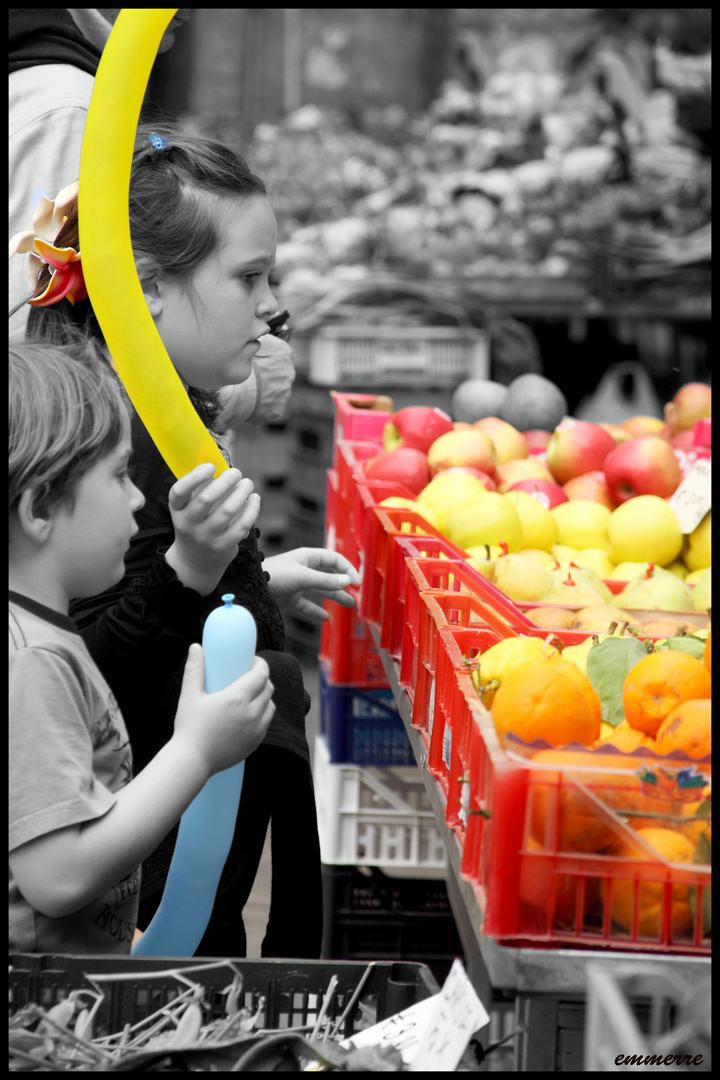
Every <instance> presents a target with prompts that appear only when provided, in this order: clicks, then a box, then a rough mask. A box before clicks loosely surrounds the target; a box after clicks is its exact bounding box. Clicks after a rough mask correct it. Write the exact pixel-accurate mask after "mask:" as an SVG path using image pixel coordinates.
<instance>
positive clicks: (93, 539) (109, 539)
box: [51, 433, 145, 600]
mask: <svg viewBox="0 0 720 1080" xmlns="http://www.w3.org/2000/svg"><path fill="white" fill-rule="evenodd" d="M130 451H131V445H130V435H129V433H126V434H125V435H124V436H123V438H122V439H121V441H120V442H119V443H118V445H117V446H116V447H115V449H114V450H113V451H111V453H109V454H107V455H106V456H105V457H103V458H100V459H99V461H96V462H95V464H94V465H93V466H92V467H91V468H89V469H88V471H87V472H86V473H84V474H83V476H82V477H81V478H80V480H79V481H78V483H77V486H76V488H75V505H74V506H73V508H72V509H70V508H68V507H65V506H62V507H60V508H59V509H57V510H55V511H54V512H53V515H52V536H51V543H52V546H53V550H54V552H55V556H56V560H57V569H58V576H59V578H60V584H61V585H62V587H63V589H64V591H65V592H66V593H67V598H68V600H72V599H75V598H80V597H83V596H94V595H95V594H96V593H99V592H102V591H103V590H104V589H107V588H109V587H110V586H111V585H114V584H115V583H116V582H118V581H120V579H121V578H122V577H123V575H124V573H125V562H124V556H125V553H126V551H127V549H128V546H129V544H130V539H131V537H133V536H134V535H135V533H136V532H137V531H138V527H137V525H136V524H135V518H134V516H133V515H134V514H135V513H136V511H138V510H140V509H141V508H142V506H143V505H144V503H145V499H144V497H143V495H142V493H141V492H140V491H139V490H138V488H136V487H135V485H134V484H133V483H132V481H131V480H130V477H129V476H128V472H127V465H128V460H129V458H130Z"/></svg>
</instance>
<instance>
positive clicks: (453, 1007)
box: [410, 960, 490, 1072]
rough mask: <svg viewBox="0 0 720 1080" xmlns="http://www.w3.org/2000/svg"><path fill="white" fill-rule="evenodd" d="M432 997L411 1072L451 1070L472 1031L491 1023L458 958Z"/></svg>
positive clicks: (463, 1050) (454, 1067) (458, 1059)
mask: <svg viewBox="0 0 720 1080" xmlns="http://www.w3.org/2000/svg"><path fill="white" fill-rule="evenodd" d="M432 1000H433V1001H434V1002H435V1003H436V1007H435V1010H434V1012H433V1014H432V1016H431V1018H430V1020H429V1022H428V1023H427V1024H426V1026H425V1027H424V1030H423V1035H422V1039H421V1041H420V1045H419V1046H418V1047H417V1049H416V1050H415V1053H414V1055H413V1059H412V1061H411V1063H410V1072H454V1071H455V1069H456V1068H457V1065H458V1063H459V1061H460V1058H461V1057H462V1056H463V1054H464V1053H465V1050H466V1048H467V1045H468V1043H469V1042H470V1039H471V1038H472V1036H473V1035H474V1033H475V1032H476V1031H478V1030H479V1029H480V1028H483V1027H485V1025H486V1024H489V1023H490V1017H489V1016H488V1013H487V1011H486V1010H485V1008H484V1006H483V1004H482V1002H481V1001H480V999H479V998H478V996H477V994H476V993H475V991H474V989H473V986H472V983H471V982H470V980H469V978H468V977H467V974H466V972H465V968H464V967H463V965H462V963H461V962H460V961H459V960H455V961H454V962H453V966H452V967H451V968H450V974H449V975H448V977H447V979H446V980H445V985H444V986H443V988H442V990H441V991H440V993H439V994H436V995H435V997H434V998H433V999H432Z"/></svg>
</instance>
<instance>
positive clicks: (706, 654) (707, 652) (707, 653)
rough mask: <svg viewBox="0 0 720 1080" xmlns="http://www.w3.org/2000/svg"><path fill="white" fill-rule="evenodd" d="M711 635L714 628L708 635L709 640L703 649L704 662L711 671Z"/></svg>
mask: <svg viewBox="0 0 720 1080" xmlns="http://www.w3.org/2000/svg"><path fill="white" fill-rule="evenodd" d="M711 637H712V630H711V631H710V633H709V634H708V636H707V641H706V642H705V648H704V649H703V664H704V665H705V667H706V668H707V669H708V671H710V652H711V650H712V645H711V644H710V639H711ZM711 674H712V672H711Z"/></svg>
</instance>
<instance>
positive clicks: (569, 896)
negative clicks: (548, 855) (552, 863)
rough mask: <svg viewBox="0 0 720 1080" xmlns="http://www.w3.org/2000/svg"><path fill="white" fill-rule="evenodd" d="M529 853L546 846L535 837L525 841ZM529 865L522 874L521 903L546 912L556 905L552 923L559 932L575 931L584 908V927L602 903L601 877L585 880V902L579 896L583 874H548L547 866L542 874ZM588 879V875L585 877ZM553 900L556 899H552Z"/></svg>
mask: <svg viewBox="0 0 720 1080" xmlns="http://www.w3.org/2000/svg"><path fill="white" fill-rule="evenodd" d="M525 850H526V851H528V852H538V851H543V850H544V848H543V845H542V844H540V843H539V842H538V841H537V840H535V839H534V838H533V837H532V836H528V837H526V839H525ZM529 862H530V860H525V864H524V867H523V869H522V870H521V873H520V881H519V884H518V890H519V896H520V902H521V904H527V905H529V906H530V907H535V908H537V907H540V908H543V909H544V910H545V911H547V909H548V908H549V907H550V904H551V903H552V917H553V919H552V924H553V927H554V928H556V929H559V930H574V929H575V919H576V916H577V910H578V907H579V908H581V911H580V916H581V925H582V924H584V922H585V916H586V915H587V914H588V913H589V912H590V911H592V910H593V909H594V908H595V907H596V906H597V904H598V902H599V900H600V883H599V880H598V878H593V877H585V881H584V888H583V892H582V900H581V898H580V896H579V890H580V888H581V876H580V875H579V874H557V873H548V869H547V867H546V865H545V864H544V861H543V863H540V864H539V866H542V867H544V869H543V871H542V872H539V867H538V865H532V864H531V865H528V863H529ZM583 876H584V875H583ZM551 897H552V900H551Z"/></svg>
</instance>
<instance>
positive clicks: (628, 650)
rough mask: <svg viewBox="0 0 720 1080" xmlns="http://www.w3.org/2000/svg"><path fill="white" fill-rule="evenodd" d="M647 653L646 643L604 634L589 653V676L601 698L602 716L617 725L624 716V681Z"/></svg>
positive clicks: (587, 669) (605, 720)
mask: <svg viewBox="0 0 720 1080" xmlns="http://www.w3.org/2000/svg"><path fill="white" fill-rule="evenodd" d="M647 655H648V651H647V649H646V647H645V646H644V645H643V644H642V642H640V641H637V640H636V639H635V638H625V637H622V638H616V637H609V638H605V640H604V641H600V642H598V644H597V645H593V647H592V649H591V650H590V652H589V653H588V657H587V667H586V671H587V677H588V679H589V680H590V682H591V683H592V685H593V688H594V690H595V692H596V694H597V695H598V697H599V698H600V704H601V705H602V719H603V721H604V722H605V723H607V724H612V726H613V727H617V725H618V724H619V723H620V721H621V720H623V719H624V718H625V713H624V712H623V703H622V689H623V683H624V682H625V679H626V678H627V674H628V672H629V671H630V669H631V668H632V667H634V666H635V664H637V662H638V660H642V659H643V657H645V656H647Z"/></svg>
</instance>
